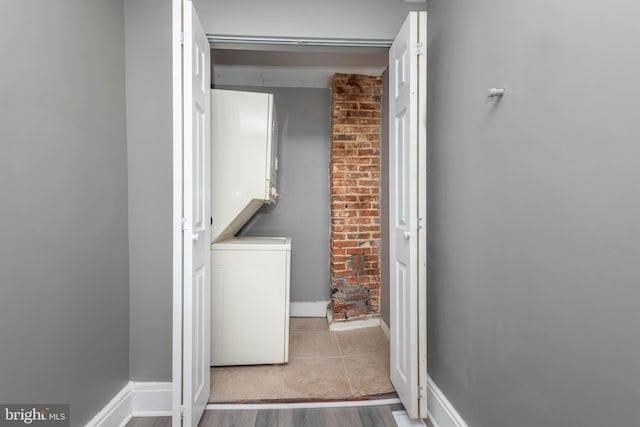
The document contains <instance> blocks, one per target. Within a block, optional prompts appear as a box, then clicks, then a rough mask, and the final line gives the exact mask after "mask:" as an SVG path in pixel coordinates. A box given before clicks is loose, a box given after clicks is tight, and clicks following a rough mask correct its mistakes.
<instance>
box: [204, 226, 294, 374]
mask: <svg viewBox="0 0 640 427" xmlns="http://www.w3.org/2000/svg"><path fill="white" fill-rule="evenodd" d="M211 259H212V267H213V268H212V273H213V275H212V285H213V287H212V292H211V300H212V305H211V307H212V314H211V315H212V322H211V323H212V331H211V364H212V365H214V366H222V365H257V364H272V363H286V362H288V360H289V271H290V269H289V265H290V260H291V239H290V238H279V237H234V238H231V239H228V240H224V241H222V242H218V243H213V244H212V245H211Z"/></svg>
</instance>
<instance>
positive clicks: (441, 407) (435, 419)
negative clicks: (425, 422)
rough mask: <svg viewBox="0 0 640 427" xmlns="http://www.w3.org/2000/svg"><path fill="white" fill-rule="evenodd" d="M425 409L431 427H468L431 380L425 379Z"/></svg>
mask: <svg viewBox="0 0 640 427" xmlns="http://www.w3.org/2000/svg"><path fill="white" fill-rule="evenodd" d="M427 407H428V408H427V411H428V413H429V421H431V424H433V427H469V426H468V425H467V423H466V422H465V421H464V420H463V419H462V417H461V416H460V414H458V411H456V408H454V407H453V405H452V404H451V402H449V400H448V399H447V397H446V396H445V395H444V394H443V393H442V391H441V390H440V389H439V388H438V386H437V385H436V384H435V383H434V382H433V380H431V378H428V379H427Z"/></svg>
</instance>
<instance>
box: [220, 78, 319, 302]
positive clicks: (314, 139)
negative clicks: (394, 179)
mask: <svg viewBox="0 0 640 427" xmlns="http://www.w3.org/2000/svg"><path fill="white" fill-rule="evenodd" d="M226 89H230V87H226ZM233 89H242V90H249V91H253V92H268V93H273V95H274V100H275V103H276V111H277V114H278V129H279V135H280V140H279V141H280V142H279V144H280V145H279V147H278V152H279V153H278V167H279V170H278V193H280V200H279V201H278V203H277V204H276V205H274V206H264V207H262V208H261V209H260V210H259V211H258V213H256V215H255V216H254V217H253V218H252V219H251V220H250V221H249V223H248V224H247V225H246V226H245V228H244V229H243V230H242V231H241V232H240V234H242V235H249V236H286V237H291V247H292V249H291V301H296V302H306V301H321V300H328V299H329V286H330V281H329V143H330V140H331V126H330V125H331V121H330V113H331V109H330V107H331V94H330V91H329V90H328V89H303V88H257V87H245V88H241V87H234V88H233Z"/></svg>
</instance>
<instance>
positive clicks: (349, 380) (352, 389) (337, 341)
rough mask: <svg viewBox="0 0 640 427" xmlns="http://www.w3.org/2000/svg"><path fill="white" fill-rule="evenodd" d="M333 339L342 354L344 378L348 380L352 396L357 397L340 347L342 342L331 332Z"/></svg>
mask: <svg viewBox="0 0 640 427" xmlns="http://www.w3.org/2000/svg"><path fill="white" fill-rule="evenodd" d="M331 334H332V335H333V338H334V339H335V340H336V345H337V346H338V351H339V352H340V362H341V363H342V370H343V371H344V376H345V378H346V379H347V383H348V384H349V390H351V396H352V397H356V392H355V390H354V388H353V384H351V379H350V378H349V374H348V373H347V364H346V363H344V354H342V347H340V341H339V340H338V336H337V335H336V333H335V332H331Z"/></svg>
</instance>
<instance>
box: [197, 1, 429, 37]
mask: <svg viewBox="0 0 640 427" xmlns="http://www.w3.org/2000/svg"><path fill="white" fill-rule="evenodd" d="M194 3H195V5H196V9H197V11H198V14H199V15H200V18H201V20H202V23H203V25H204V29H205V31H206V32H207V33H208V34H225V35H248V36H276V37H329V38H338V39H339V38H365V39H386V40H389V39H393V38H394V37H395V35H396V33H397V32H398V30H399V29H400V26H401V25H402V23H403V22H404V20H405V18H406V17H407V14H408V13H409V11H411V10H425V9H426V7H425V3H417V4H416V3H408V2H406V1H403V0H350V1H348V2H345V1H344V0H324V1H316V2H309V1H299V0H269V1H256V0H235V1H228V0H195V1H194Z"/></svg>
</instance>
